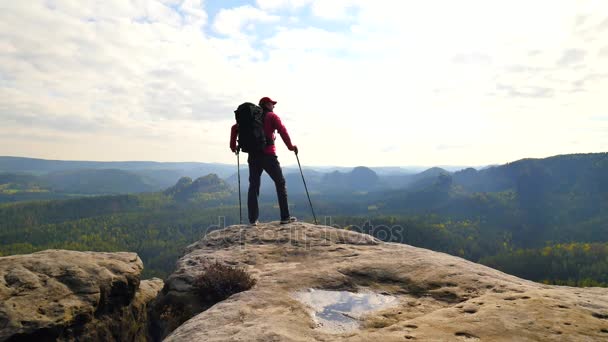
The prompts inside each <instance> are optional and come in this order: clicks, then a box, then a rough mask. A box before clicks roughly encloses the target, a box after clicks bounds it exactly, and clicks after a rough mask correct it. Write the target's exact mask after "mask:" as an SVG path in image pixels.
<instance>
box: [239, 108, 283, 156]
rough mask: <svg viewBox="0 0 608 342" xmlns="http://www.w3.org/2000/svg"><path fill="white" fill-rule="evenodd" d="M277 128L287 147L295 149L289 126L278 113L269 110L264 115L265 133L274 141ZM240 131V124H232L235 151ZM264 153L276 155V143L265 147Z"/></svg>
mask: <svg viewBox="0 0 608 342" xmlns="http://www.w3.org/2000/svg"><path fill="white" fill-rule="evenodd" d="M275 130H276V131H278V132H279V134H280V135H281V139H283V142H284V143H285V145H286V146H287V148H288V149H289V150H290V151H293V150H294V148H295V147H294V146H293V144H292V143H291V138H290V137H289V133H287V128H285V126H284V125H283V123H282V122H281V119H280V118H279V116H278V115H276V114H275V113H273V112H267V113H266V117H264V133H265V134H266V138H267V139H268V138H270V139H272V141H275V139H276V135H275V133H274V131H275ZM238 133H239V124H234V125H233V126H232V129H231V130H230V149H231V150H233V151H235V150H236V147H237V146H236V137H237V135H238ZM264 153H266V154H272V155H276V154H277V148H276V147H275V145H274V144H272V145H268V146H266V148H264Z"/></svg>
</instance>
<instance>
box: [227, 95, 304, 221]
mask: <svg viewBox="0 0 608 342" xmlns="http://www.w3.org/2000/svg"><path fill="white" fill-rule="evenodd" d="M276 104H277V101H273V100H272V99H270V98H269V97H263V98H261V99H260V102H259V105H260V107H262V109H263V110H264V114H265V116H264V133H265V135H266V139H267V140H268V141H271V142H272V143H271V144H268V145H267V146H266V147H265V148H264V150H263V152H260V153H249V157H248V158H247V163H248V164H249V192H248V194H247V209H248V213H249V223H250V224H251V225H253V226H256V225H257V224H258V217H259V209H258V196H259V194H260V178H261V176H262V171H266V173H268V175H269V176H270V178H272V180H273V181H274V184H275V186H276V188H277V197H278V200H279V208H280V210H281V224H286V223H290V222H295V221H297V219H296V218H295V217H293V216H291V215H290V214H289V207H288V205H287V187H286V186H285V177H283V171H282V170H281V165H280V164H279V160H278V158H277V155H276V147H275V145H274V140H275V139H276V135H275V130H276V131H278V132H279V134H280V135H281V139H283V142H284V143H285V145H286V146H287V148H288V149H289V150H290V151H294V152H295V153H296V154H297V153H298V147H297V146H296V145H293V144H292V143H291V138H289V133H287V128H285V126H284V125H283V123H282V122H281V119H280V118H279V117H278V115H276V114H275V113H274V112H273V109H274V106H275V105H276ZM238 129H239V126H238V124H235V125H233V126H232V129H231V132H230V149H231V150H232V152H234V153H238V152H239V149H238V147H237V145H236V140H237V139H236V138H237V135H238Z"/></svg>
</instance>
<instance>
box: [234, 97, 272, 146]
mask: <svg viewBox="0 0 608 342" xmlns="http://www.w3.org/2000/svg"><path fill="white" fill-rule="evenodd" d="M234 117H235V118H236V122H237V123H238V124H239V147H240V149H241V151H243V152H247V153H261V152H263V151H264V148H265V147H266V146H268V145H273V144H274V141H272V139H268V138H266V134H265V133H264V118H265V117H266V113H264V111H263V110H262V108H261V107H260V106H256V105H255V104H253V103H250V102H245V103H243V104H241V105H240V106H239V107H238V108H237V109H236V110H235V111H234Z"/></svg>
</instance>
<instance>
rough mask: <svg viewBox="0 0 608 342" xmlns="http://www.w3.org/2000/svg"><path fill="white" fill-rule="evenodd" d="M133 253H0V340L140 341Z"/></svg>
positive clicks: (143, 304) (155, 285)
mask: <svg viewBox="0 0 608 342" xmlns="http://www.w3.org/2000/svg"><path fill="white" fill-rule="evenodd" d="M142 269H143V264H142V262H141V260H140V259H139V258H138V257H137V255H136V254H134V253H95V252H76V251H64V250H46V251H42V252H37V253H33V254H27V255H15V256H7V257H1V258H0V341H4V340H11V341H26V340H28V341H33V340H37V341H54V340H60V341H74V340H81V341H82V340H99V341H101V340H103V341H118V340H121V341H124V340H140V341H145V340H146V334H147V330H148V329H147V326H146V318H147V316H146V312H147V310H146V308H147V303H148V302H150V301H151V300H152V299H153V298H155V297H156V295H157V293H158V291H160V289H161V288H162V286H163V282H162V280H160V279H152V280H149V281H142V282H140V278H139V277H140V273H141V271H142Z"/></svg>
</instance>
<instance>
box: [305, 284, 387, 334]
mask: <svg viewBox="0 0 608 342" xmlns="http://www.w3.org/2000/svg"><path fill="white" fill-rule="evenodd" d="M294 297H295V298H296V299H297V300H299V301H300V302H302V303H304V304H306V305H307V306H309V307H310V308H311V309H312V312H311V315H312V316H313V319H314V320H315V322H316V323H317V327H318V328H319V329H321V330H323V331H325V332H329V333H344V332H349V331H353V330H356V329H358V328H359V320H360V319H361V317H362V316H363V315H365V314H368V313H370V312H373V311H376V310H380V309H385V308H388V307H391V306H394V305H396V304H397V303H398V300H397V298H396V297H393V296H387V295H381V294H377V293H374V292H359V293H354V292H348V291H327V290H317V289H307V290H304V291H299V292H296V293H295V294H294Z"/></svg>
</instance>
